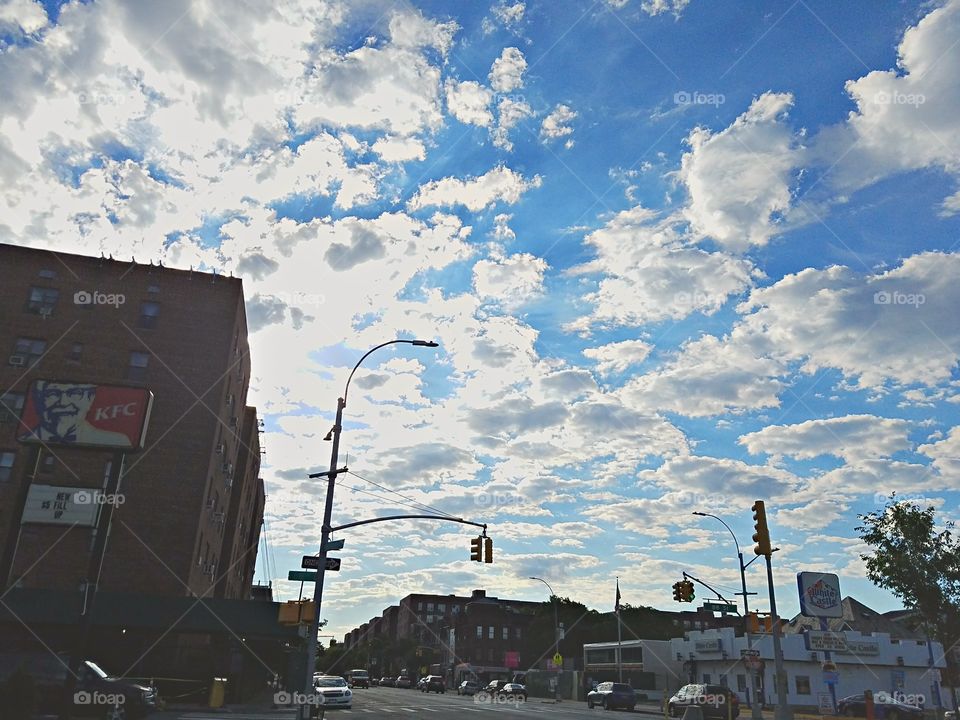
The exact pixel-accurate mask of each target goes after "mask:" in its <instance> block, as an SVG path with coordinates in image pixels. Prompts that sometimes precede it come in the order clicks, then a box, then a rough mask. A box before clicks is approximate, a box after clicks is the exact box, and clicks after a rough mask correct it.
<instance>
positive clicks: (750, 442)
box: [737, 415, 910, 462]
mask: <svg viewBox="0 0 960 720" xmlns="http://www.w3.org/2000/svg"><path fill="white" fill-rule="evenodd" d="M909 431H910V423H908V422H907V421H906V420H900V419H895V418H882V417H876V416H875V415H845V416H844V417H836V418H824V419H816V420H808V421H806V422H802V423H798V424H796V425H768V426H767V427H765V428H763V429H762V430H758V431H757V432H752V433H748V434H746V435H743V436H741V437H740V439H739V440H738V441H737V442H739V443H740V444H741V445H743V446H744V447H746V448H747V450H749V451H750V454H751V455H757V454H760V453H765V454H768V455H774V456H779V455H789V456H790V457H793V458H797V459H799V460H809V459H811V458H815V457H818V456H820V455H834V456H836V457H839V458H843V459H844V460H846V461H847V462H855V461H857V460H861V459H867V458H882V457H890V456H891V455H893V454H894V453H896V452H899V451H901V450H907V449H909V448H910V441H909V439H908V437H907V435H908V433H909Z"/></svg>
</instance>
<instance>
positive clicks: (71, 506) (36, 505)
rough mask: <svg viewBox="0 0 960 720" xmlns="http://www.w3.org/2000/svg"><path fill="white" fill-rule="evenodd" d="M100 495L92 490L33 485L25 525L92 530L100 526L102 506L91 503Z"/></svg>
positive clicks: (25, 510) (25, 514)
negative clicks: (87, 527)
mask: <svg viewBox="0 0 960 720" xmlns="http://www.w3.org/2000/svg"><path fill="white" fill-rule="evenodd" d="M97 492H99V491H98V490H95V489H92V488H78V487H58V486H56V485H31V486H30V490H29V492H28V494H27V502H26V505H24V507H23V520H22V522H24V523H43V524H45V525H85V526H91V527H92V526H93V525H96V523H97V510H98V509H99V508H100V504H99V503H97V502H94V501H93V500H92V498H93V497H94V495H95V494H96V493H97Z"/></svg>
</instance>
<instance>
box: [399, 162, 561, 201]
mask: <svg viewBox="0 0 960 720" xmlns="http://www.w3.org/2000/svg"><path fill="white" fill-rule="evenodd" d="M541 182H542V181H541V179H540V176H539V175H536V176H534V177H533V178H531V179H530V180H526V179H524V177H523V176H522V175H520V173H518V172H515V171H513V170H511V169H510V168H508V167H506V166H504V165H498V166H497V167H495V168H493V169H492V170H490V171H488V172H487V173H485V174H484V175H481V176H479V177H473V178H467V179H465V180H461V179H459V178H453V177H448V178H443V179H441V180H432V181H431V182H429V183H427V184H426V185H423V186H422V187H420V189H419V190H417V192H416V194H415V195H414V196H413V197H412V198H411V199H410V202H409V205H410V208H411V209H413V210H419V209H421V208H424V207H428V206H430V205H439V206H451V205H463V206H464V207H466V208H467V209H468V210H474V211H476V210H482V209H483V208H485V207H487V206H489V205H493V204H494V203H497V202H505V203H510V204H512V203H516V202H518V201H519V200H520V197H521V195H523V193H525V192H526V191H527V190H529V189H531V188H537V187H540V184H541Z"/></svg>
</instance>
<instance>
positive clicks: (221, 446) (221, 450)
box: [217, 443, 226, 455]
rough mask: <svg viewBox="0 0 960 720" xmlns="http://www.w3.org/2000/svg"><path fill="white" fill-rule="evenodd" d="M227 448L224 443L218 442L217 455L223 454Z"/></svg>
mask: <svg viewBox="0 0 960 720" xmlns="http://www.w3.org/2000/svg"><path fill="white" fill-rule="evenodd" d="M225 450H226V448H225V447H224V445H223V443H217V455H223V453H224V451H225Z"/></svg>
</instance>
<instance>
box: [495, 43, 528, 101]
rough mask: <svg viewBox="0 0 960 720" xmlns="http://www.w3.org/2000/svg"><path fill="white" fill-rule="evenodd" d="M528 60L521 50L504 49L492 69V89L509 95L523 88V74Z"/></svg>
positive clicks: (513, 48)
mask: <svg viewBox="0 0 960 720" xmlns="http://www.w3.org/2000/svg"><path fill="white" fill-rule="evenodd" d="M526 70H527V60H526V58H525V57H524V56H523V53H522V52H520V50H519V48H515V47H508V48H504V49H503V52H501V53H500V57H498V58H497V59H496V60H494V61H493V65H492V66H491V68H490V75H489V78H490V87H492V88H493V89H494V90H495V91H496V92H498V93H508V92H511V91H513V90H516V89H517V88H521V87H523V73H524V72H526Z"/></svg>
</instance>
